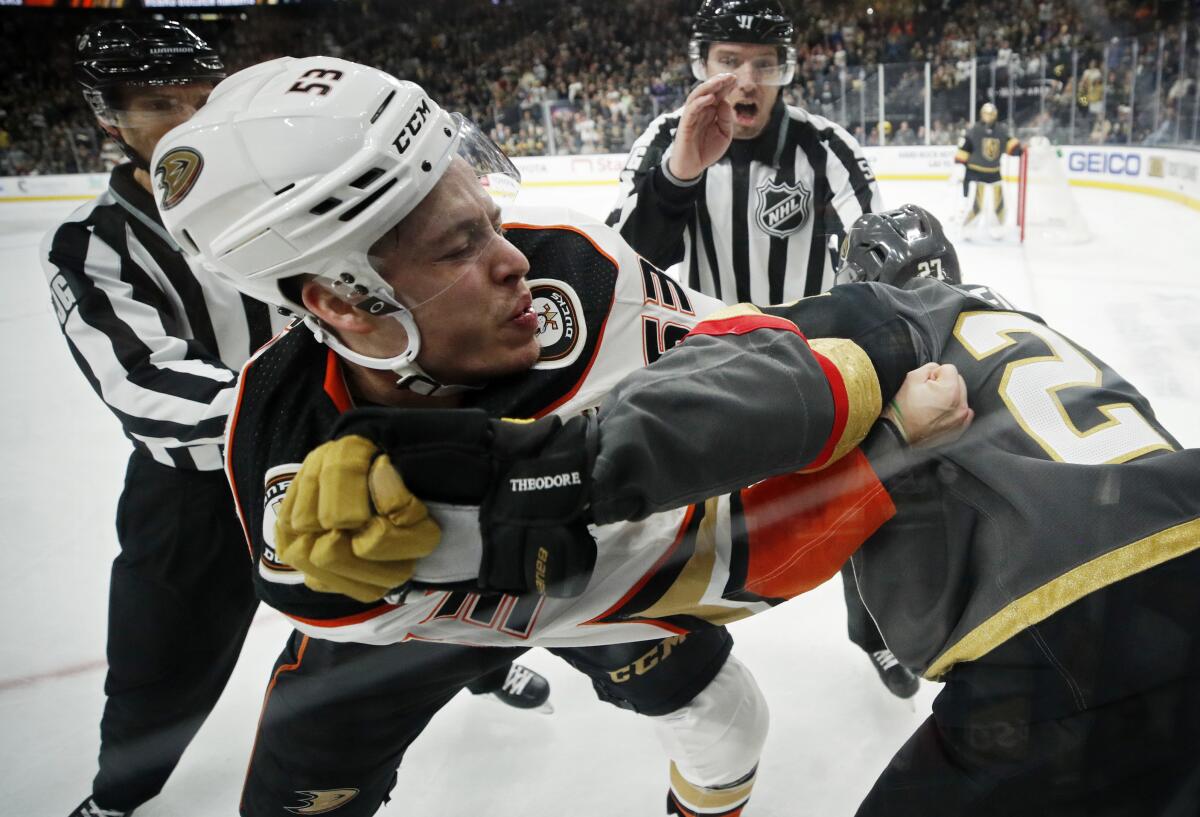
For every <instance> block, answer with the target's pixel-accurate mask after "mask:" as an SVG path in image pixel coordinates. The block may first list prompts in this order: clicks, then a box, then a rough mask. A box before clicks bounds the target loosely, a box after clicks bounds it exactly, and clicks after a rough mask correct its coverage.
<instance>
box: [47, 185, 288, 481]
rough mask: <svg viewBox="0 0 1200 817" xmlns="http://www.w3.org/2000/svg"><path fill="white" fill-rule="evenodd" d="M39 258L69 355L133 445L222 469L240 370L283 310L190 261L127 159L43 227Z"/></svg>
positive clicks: (167, 459)
mask: <svg viewBox="0 0 1200 817" xmlns="http://www.w3.org/2000/svg"><path fill="white" fill-rule="evenodd" d="M41 259H42V266H43V268H44V270H45V273H46V277H47V279H48V280H49V283H50V294H51V298H50V300H51V305H52V306H53V308H54V313H55V315H56V317H57V318H58V322H59V325H60V326H61V327H62V331H63V334H64V335H65V336H66V339H67V345H68V346H69V347H70V351H71V355H72V356H73V357H74V358H75V362H76V363H77V364H78V365H79V368H80V369H81V370H82V371H83V375H84V377H86V378H87V379H88V382H89V383H90V384H91V385H92V388H93V389H95V390H96V393H97V394H99V395H100V399H102V400H103V401H104V403H105V404H106V405H107V406H108V408H109V409H110V410H111V411H112V412H113V414H115V415H116V416H117V419H118V420H120V421H121V427H122V428H123V430H124V432H125V435H126V436H127V437H128V438H129V439H130V440H131V441H132V442H133V444H134V447H135V448H138V449H141V450H143V451H145V452H146V453H147V454H149V455H150V456H151V457H153V458H154V459H155V461H157V462H159V463H162V464H163V465H168V466H174V467H177V468H184V469H191V470H198V471H215V470H218V469H220V468H221V467H222V447H223V446H222V443H223V435H224V430H225V419H226V417H227V416H228V414H229V412H230V411H231V410H232V408H233V398H234V395H235V393H236V389H235V385H236V381H237V372H238V371H239V370H240V369H241V366H242V364H243V363H244V362H245V361H246V359H247V358H248V357H249V356H250V355H251V354H252V353H253V352H254V351H255V350H256V349H258V347H260V346H261V345H263V344H264V343H266V342H267V341H268V340H270V338H271V336H272V335H273V334H274V332H275V331H276V330H277V329H279V328H282V327H283V325H284V324H285V323H286V320H285V319H284V318H283V317H282V316H280V315H278V314H275V313H274V312H273V310H271V309H270V307H268V306H267V305H266V304H263V303H259V302H258V301H254V300H252V299H250V298H247V297H246V296H244V295H242V294H240V293H238V292H237V291H236V290H234V289H233V288H232V287H231V286H229V285H228V284H226V283H224V282H223V281H221V280H220V279H218V278H217V277H216V276H215V275H211V274H208V273H204V272H194V271H193V269H192V267H191V266H190V265H189V263H188V261H187V260H186V259H185V257H184V255H183V253H182V252H181V251H180V248H179V246H178V245H177V244H176V243H175V241H174V240H173V239H172V238H171V236H170V235H169V234H168V233H167V231H166V229H165V228H164V227H163V225H162V221H161V220H160V219H159V216H158V210H157V209H156V207H155V204H154V198H153V196H151V195H150V193H148V192H147V191H146V190H145V189H144V188H143V187H142V186H141V185H139V184H138V183H137V182H136V181H135V180H134V178H133V166H132V165H129V164H124V165H121V166H119V167H117V168H116V170H114V171H113V173H112V178H111V180H110V183H109V188H108V190H106V191H105V192H104V193H103V194H101V195H100V196H98V197H97V198H96V199H94V200H93V201H91V202H89V203H88V204H85V205H84V206H82V207H80V208H79V209H78V210H76V211H75V212H74V213H72V214H71V216H70V217H69V218H67V220H66V221H64V222H63V223H62V224H60V225H59V226H58V227H56V228H55V229H53V230H52V231H50V232H49V233H48V234H47V235H46V237H45V238H44V239H43V241H42V248H41Z"/></svg>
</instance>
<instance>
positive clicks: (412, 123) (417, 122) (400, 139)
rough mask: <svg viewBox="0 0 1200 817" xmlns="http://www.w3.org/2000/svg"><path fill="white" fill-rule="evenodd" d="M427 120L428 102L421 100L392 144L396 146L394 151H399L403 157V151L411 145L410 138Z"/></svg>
mask: <svg viewBox="0 0 1200 817" xmlns="http://www.w3.org/2000/svg"><path fill="white" fill-rule="evenodd" d="M428 118H429V100H428V99H424V98H423V99H422V100H421V104H420V105H418V106H417V109H416V110H415V111H413V115H412V116H410V117H409V118H408V124H407V125H405V126H404V128H403V129H402V130H401V131H400V135H399V136H397V137H396V139H395V141H393V142H392V144H393V145H395V146H396V150H398V151H400V155H404V151H406V150H408V146H409V145H411V144H412V138H413V137H414V136H416V135H417V134H418V133H420V132H421V126H422V125H424V124H425V120H426V119H428Z"/></svg>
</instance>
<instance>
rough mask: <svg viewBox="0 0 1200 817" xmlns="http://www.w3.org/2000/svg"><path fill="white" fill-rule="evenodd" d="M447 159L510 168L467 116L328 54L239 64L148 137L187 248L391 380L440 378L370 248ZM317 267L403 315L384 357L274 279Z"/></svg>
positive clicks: (329, 282) (167, 212)
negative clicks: (354, 345) (347, 336)
mask: <svg viewBox="0 0 1200 817" xmlns="http://www.w3.org/2000/svg"><path fill="white" fill-rule="evenodd" d="M455 156H462V157H463V158H465V159H466V160H467V161H468V163H469V164H471V165H472V167H474V168H475V170H476V173H477V174H479V175H481V176H488V175H491V174H495V175H496V176H497V177H504V181H505V182H506V183H507V184H509V185H512V184H519V182H520V173H519V172H518V171H517V169H516V168H515V167H514V166H513V164H512V162H511V161H509V159H508V157H507V156H505V155H504V153H503V152H502V151H501V150H500V148H498V147H497V146H496V145H495V143H494V142H492V141H491V140H490V139H489V138H488V137H486V136H485V135H483V134H482V133H481V132H480V131H479V130H478V129H477V128H476V127H475V126H474V125H473V124H472V123H470V122H469V121H468V120H466V119H465V118H463V117H462V116H460V115H458V114H451V113H448V112H446V111H444V110H442V108H441V107H439V106H438V104H437V103H436V102H434V101H433V100H432V99H430V98H429V96H428V95H427V94H426V93H425V92H424V91H423V90H422V89H421V88H420V87H419V86H418V85H415V84H413V83H411V82H405V81H402V80H399V79H396V78H395V77H393V76H391V75H390V74H387V73H385V72H383V71H380V70H378V69H375V68H370V67H368V66H365V65H359V64H357V63H352V62H348V61H346V60H341V59H336V58H333V57H305V58H299V59H298V58H292V57H282V58H279V59H276V60H271V61H269V62H265V63H261V64H259V65H256V66H253V67H251V68H247V69H245V70H243V71H240V72H238V73H236V74H234V75H232V76H231V77H229V78H228V79H226V80H225V81H224V82H222V83H220V84H219V85H218V86H217V88H216V89H215V90H214V92H213V94H212V96H211V97H209V100H208V103H207V104H206V105H205V106H204V107H203V108H201V109H200V110H199V111H198V112H197V113H196V115H195V116H194V117H192V118H191V119H190V120H189V121H188V122H186V123H184V124H182V125H180V126H179V127H177V128H175V129H174V130H172V131H170V132H169V133H167V134H166V136H164V137H163V138H162V140H160V141H159V143H158V146H157V148H156V149H155V151H154V158H153V161H152V162H151V167H152V168H153V173H154V183H155V187H156V198H157V202H158V207H159V212H160V214H161V215H162V219H163V223H164V224H165V225H166V228H167V230H168V231H169V232H170V233H171V235H172V237H173V238H174V239H175V240H176V241H177V242H178V243H179V245H180V246H181V247H182V248H183V250H184V251H185V252H186V253H188V254H189V255H192V256H195V257H197V258H198V259H199V260H200V261H201V263H202V264H203V265H204V266H205V267H207V268H209V269H212V270H213V271H215V272H216V273H217V274H218V275H220V276H221V277H223V278H225V279H227V280H228V281H229V282H230V283H231V284H232V285H233V286H234V287H235V288H236V289H238V290H239V291H241V292H244V293H245V294H247V295H249V296H251V297H253V298H256V299H257V300H260V301H265V302H267V303H269V304H273V305H275V306H278V307H283V308H285V309H287V310H290V311H292V312H295V313H298V314H300V315H303V316H304V318H305V322H306V323H307V324H308V325H309V327H310V328H311V329H312V330H313V331H314V333H315V334H316V335H317V337H318V339H320V340H321V341H323V342H324V343H326V344H328V345H329V346H331V347H332V348H334V349H335V350H336V351H337V352H338V354H340V355H342V356H343V357H345V358H347V359H348V360H351V361H352V362H354V363H358V364H360V365H363V366H367V367H370V368H373V369H390V370H392V371H393V372H395V373H396V374H397V375H398V376H399V378H400V385H402V386H407V387H410V388H414V389H415V390H418V391H422V392H425V393H432V392H434V391H437V390H439V389H442V388H443V387H442V385H441V384H439V383H437V382H436V381H434V380H433V378H430V377H429V376H428V375H427V374H425V373H424V372H422V371H421V370H420V369H419V368H418V367H417V365H416V363H415V360H416V357H417V354H418V353H419V352H420V333H419V332H418V330H417V325H416V322H415V321H414V319H413V317H412V313H411V310H412V309H413V308H415V307H416V306H418V304H409V305H407V306H406V305H405V304H404V303H403V302H402V298H401V297H400V294H398V293H395V292H393V290H392V287H391V286H390V285H389V284H387V283H386V282H385V281H384V279H383V278H382V277H381V276H380V275H379V273H378V272H377V271H376V270H375V268H374V267H373V266H372V264H371V261H370V259H369V258H368V250H369V248H370V247H371V245H372V244H374V243H375V242H376V241H377V240H378V239H379V238H380V237H382V236H383V235H384V234H386V233H387V232H388V230H390V229H391V228H392V227H393V226H395V225H396V224H398V223H399V222H400V221H401V220H403V219H404V217H405V216H407V215H408V214H409V213H410V212H412V210H413V209H414V208H415V207H416V206H417V205H418V204H419V203H420V202H421V200H422V199H424V198H425V196H426V195H427V194H428V193H429V191H430V190H431V189H432V188H433V186H434V185H435V184H437V182H438V180H439V179H441V177H442V175H443V173H445V171H446V168H447V167H449V165H450V162H451V160H452V159H453V158H454V157H455ZM302 274H307V275H312V276H315V277H316V279H317V280H318V282H319V283H321V284H322V285H323V286H325V287H327V288H328V289H330V290H331V291H333V292H334V293H336V294H337V295H338V296H339V297H341V298H342V299H343V300H345V301H347V302H348V303H351V304H353V305H354V306H356V307H358V308H360V309H364V310H366V311H368V312H370V313H372V314H376V315H389V316H391V317H394V318H396V319H397V320H399V321H400V322H401V324H402V325H403V326H404V328H405V330H406V332H407V335H408V346H407V348H406V349H405V350H404V351H403V352H402V353H401V354H398V355H396V356H394V357H391V358H373V357H367V356H365V355H361V354H358V353H356V352H354V351H353V350H351V349H348V348H347V347H345V346H344V345H343V344H342V343H341V342H340V341H339V340H338V339H337V338H336V337H335V336H334V335H333V334H332V333H331V332H329V331H327V330H326V329H324V328H323V327H322V326H321V325H320V323H319V322H318V321H317V319H316V317H315V316H313V315H312V314H311V313H309V311H308V310H307V309H306V308H305V307H304V305H303V304H302V303H299V302H298V299H296V298H294V297H291V296H289V294H288V293H287V292H285V291H284V289H281V287H280V282H282V281H285V280H287V279H289V278H294V277H295V276H298V275H302Z"/></svg>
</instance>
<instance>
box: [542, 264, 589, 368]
mask: <svg viewBox="0 0 1200 817" xmlns="http://www.w3.org/2000/svg"><path fill="white" fill-rule="evenodd" d="M529 292H530V295H532V296H533V314H535V315H537V319H538V328H537V342H538V345H539V346H540V347H542V352H541V355H539V356H538V362H537V364H536V365H535V366H534V368H535V369H561V368H563V367H565V366H570V365H571V364H572V363H574V362H575V361H576V360H578V359H579V355H580V354H581V353H582V352H583V347H584V341H586V340H587V324H586V323H584V319H583V306H582V305H581V302H580V300H579V296H578V295H577V294H576V293H575V290H574V289H572V288H571V286H570V285H569V284H565V283H563V282H562V281H551V280H545V279H539V280H537V281H530V282H529Z"/></svg>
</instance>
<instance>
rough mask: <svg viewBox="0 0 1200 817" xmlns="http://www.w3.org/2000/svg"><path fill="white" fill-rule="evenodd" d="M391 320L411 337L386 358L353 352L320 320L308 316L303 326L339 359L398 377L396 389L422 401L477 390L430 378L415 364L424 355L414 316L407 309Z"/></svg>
mask: <svg viewBox="0 0 1200 817" xmlns="http://www.w3.org/2000/svg"><path fill="white" fill-rule="evenodd" d="M390 317H393V318H395V319H396V320H398V321H399V322H400V324H401V325H402V326H403V327H404V331H405V333H406V334H407V335H408V346H407V347H406V348H405V349H404V351H403V352H401V353H400V354H398V355H395V356H393V357H387V358H384V357H371V356H369V355H364V354H361V353H360V352H356V351H354V350H353V349H351V348H350V347H349V346H347V345H346V344H344V343H342V340H341V338H339V337H338V336H337V335H336V334H335V333H334V332H332V331H330V330H329V329H328V328H327V327H325V326H324V325H323V324H322V323H321V322H320V320H318V319H317V318H315V317H313V316H311V315H309V316H305V318H304V325H305V326H307V327H308V328H309V330H310V331H311V332H312V333H313V336H314V337H315V338H316V339H317V341H319V342H320V343H324V344H325V345H326V346H328V347H329V348H330V349H332V350H333V351H334V352H336V353H337V355H338V357H341V358H343V359H345V360H348V361H349V362H351V363H354V364H356V365H358V366H362V367H363V368H366V369H372V370H374V371H390V372H392V373H393V374H395V375H396V377H397V380H396V388H397V389H404V390H407V391H411V392H413V393H414V394H419V395H421V396H422V397H444V396H448V395H453V394H462V393H463V392H467V391H471V390H472V389H474V388H477V387H475V386H461V385H453V384H444V383H440V382H438V381H437V380H436V379H434V378H433V377H431V376H430V375H429V373H428V372H426V371H425V370H424V369H422V368H421V367H420V366H418V365H417V362H416V361H417V355H418V354H419V353H420V351H421V333H420V332H419V331H418V329H417V323H416V321H414V320H413V317H412V313H411V312H409V311H408V310H407V309H402V310H399V311H397V312H394V313H392V315H391V316H390Z"/></svg>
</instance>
